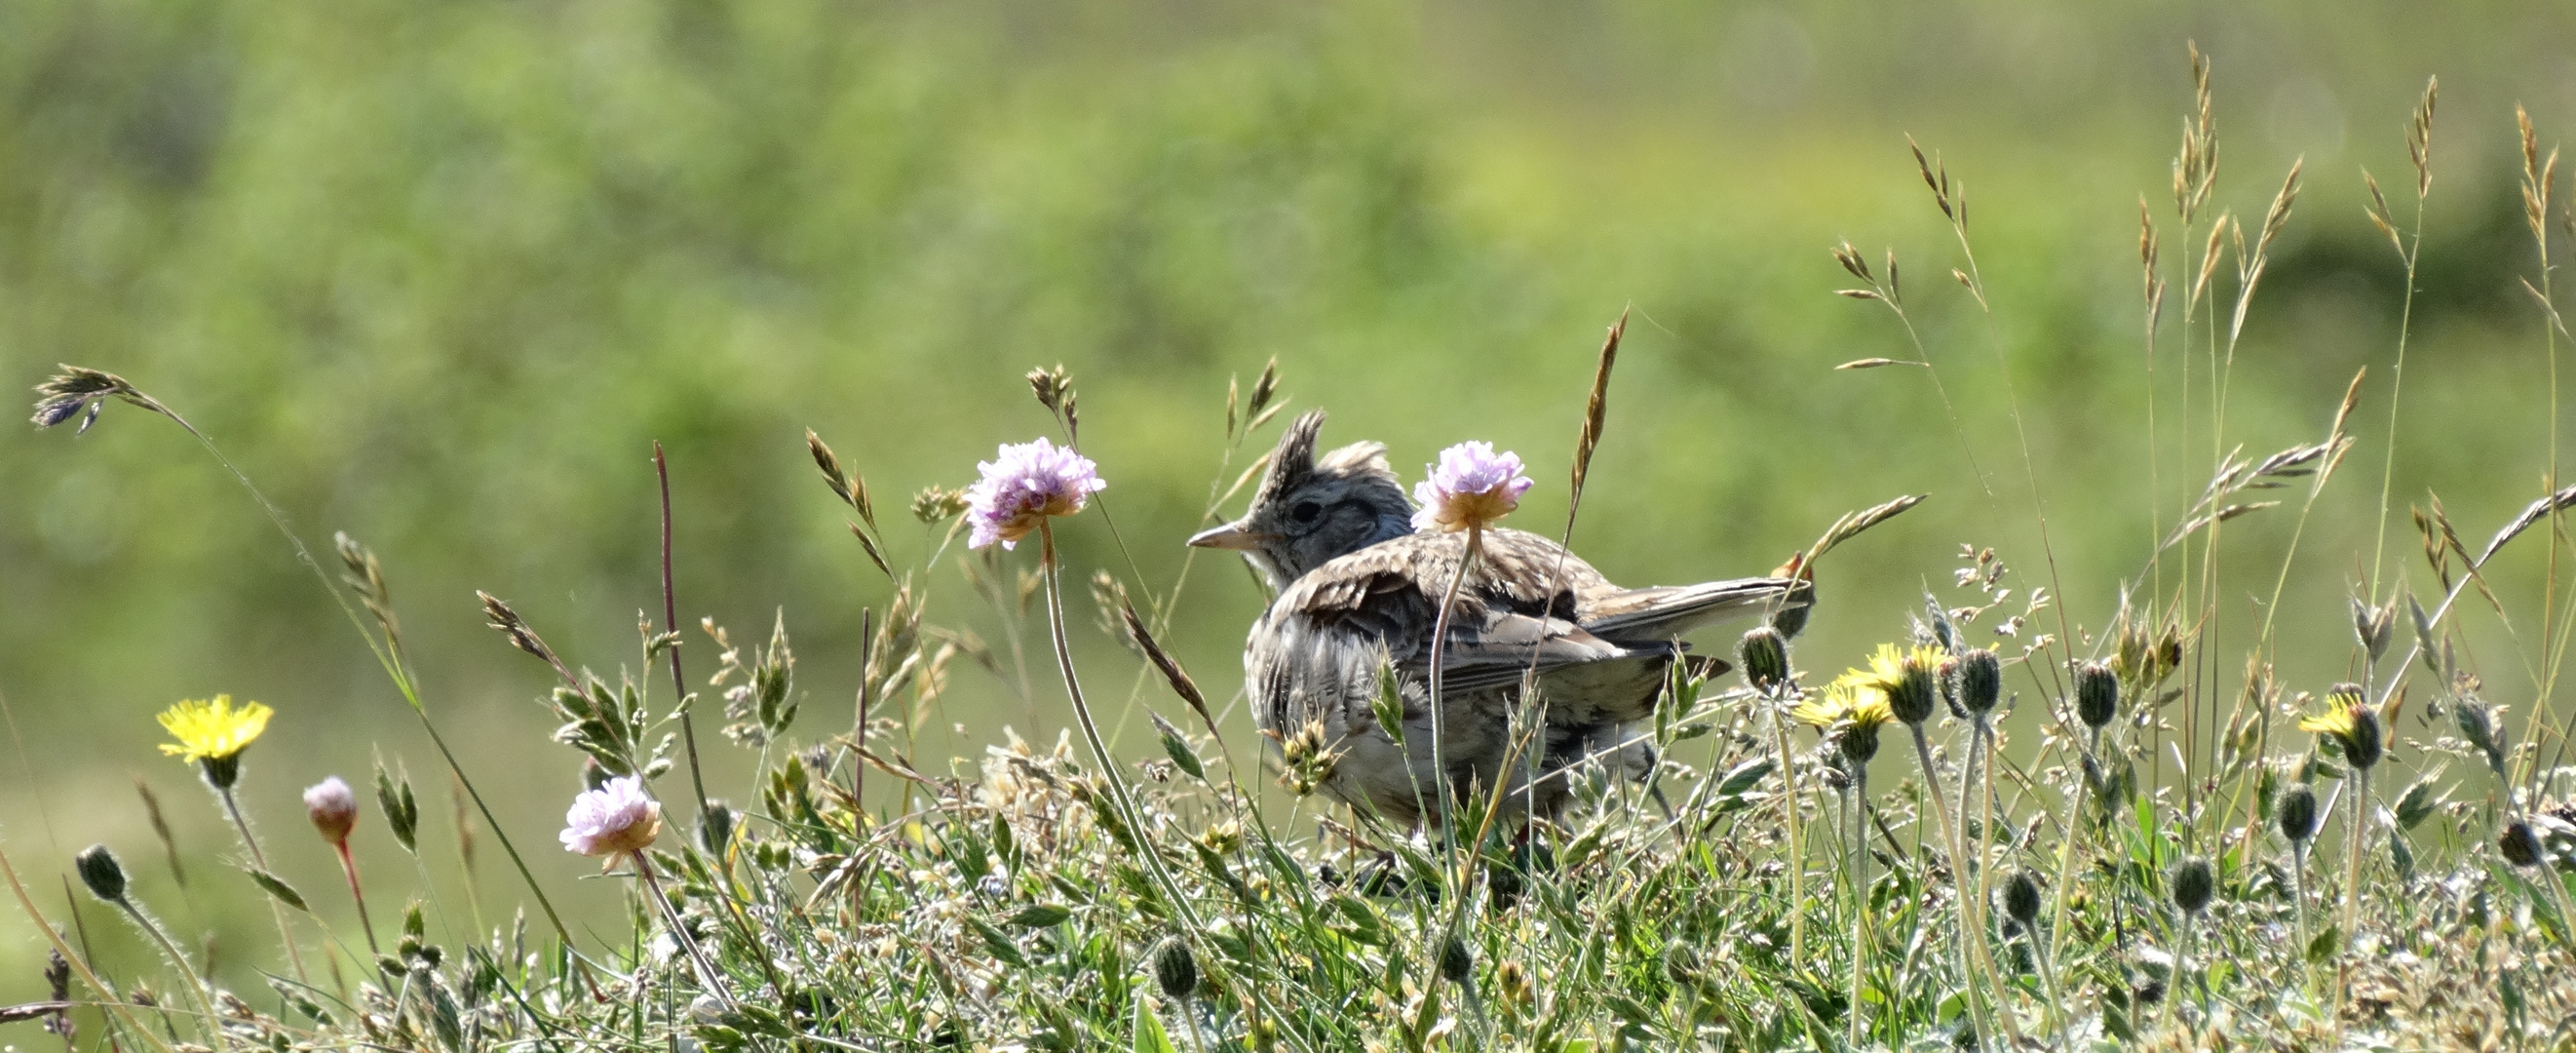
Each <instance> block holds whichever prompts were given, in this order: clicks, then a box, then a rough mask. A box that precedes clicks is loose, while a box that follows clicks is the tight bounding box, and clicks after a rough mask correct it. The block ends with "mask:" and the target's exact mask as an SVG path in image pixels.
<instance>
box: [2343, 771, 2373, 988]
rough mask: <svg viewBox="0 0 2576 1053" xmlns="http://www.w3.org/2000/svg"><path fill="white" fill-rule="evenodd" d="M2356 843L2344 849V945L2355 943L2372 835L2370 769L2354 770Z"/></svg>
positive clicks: (2351, 839) (2353, 830) (2353, 818)
mask: <svg viewBox="0 0 2576 1053" xmlns="http://www.w3.org/2000/svg"><path fill="white" fill-rule="evenodd" d="M2352 798H2353V799H2352V836H2351V837H2350V838H2349V840H2350V841H2351V842H2352V843H2351V844H2350V845H2349V846H2347V847H2346V848H2345V850H2344V861H2343V921H2342V926H2343V935H2342V940H2343V945H2344V946H2346V947H2350V946H2352V932H2353V930H2352V926H2353V918H2354V917H2355V912H2356V911H2357V910H2358V909H2359V908H2360V906H2361V848H2362V842H2363V841H2366V840H2368V839H2369V838H2370V769H2368V768H2354V769H2353V770H2352ZM2342 987H2343V984H2342V983H2341V982H2340V981H2338V982H2337V984H2336V995H2335V1001H2336V1003H2337V1004H2338V1005H2340V1004H2341V1003H2342V1001H2343V992H2342Z"/></svg>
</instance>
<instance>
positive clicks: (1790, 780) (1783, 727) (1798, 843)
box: [1770, 705, 1950, 973]
mask: <svg viewBox="0 0 2576 1053" xmlns="http://www.w3.org/2000/svg"><path fill="white" fill-rule="evenodd" d="M1770 708H1771V738H1772V740H1773V741H1774V742H1775V743H1776V744H1777V745H1778V746H1779V748H1780V806H1781V807H1780V812H1781V817H1782V819H1784V820H1785V821H1786V822H1787V825H1788V827H1789V861H1788V862H1789V971H1790V972H1792V973H1795V972H1797V971H1798V967H1799V966H1800V965H1802V964H1804V963H1805V962H1806V960H1807V842H1806V840H1805V839H1804V838H1802V837H1801V836H1799V831H1798V823H1799V817H1798V774H1797V773H1798V769H1797V765H1796V764H1795V763H1793V761H1794V760H1795V756H1794V755H1793V754H1792V753H1791V752H1790V750H1789V725H1788V721H1787V720H1786V719H1785V718H1784V717H1783V716H1782V714H1781V712H1780V708H1779V706H1777V705H1774V706H1772V707H1770ZM1949 818H1950V817H1949V815H1948V813H1943V815H1942V816H1941V819H1942V822H1943V824H1944V826H1943V829H1945V830H1946V829H1948V826H1947V824H1948V822H1949Z"/></svg>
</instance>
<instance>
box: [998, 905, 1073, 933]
mask: <svg viewBox="0 0 2576 1053" xmlns="http://www.w3.org/2000/svg"><path fill="white" fill-rule="evenodd" d="M1072 916H1073V910H1072V909H1071V908H1069V907H1061V906H1057V905H1055V904H1053V903H1036V904H1031V905H1029V906H1026V907H1022V908H1020V910H1019V913H1017V914H1013V915H1011V919H1010V921H1008V922H1006V923H1005V924H1008V925H1010V926H1012V927H1014V928H1021V929H1043V928H1046V927H1048V926H1050V925H1061V924H1064V920H1065V919H1066V918H1070V917H1072Z"/></svg>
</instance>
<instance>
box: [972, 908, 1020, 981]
mask: <svg viewBox="0 0 2576 1053" xmlns="http://www.w3.org/2000/svg"><path fill="white" fill-rule="evenodd" d="M966 921H967V923H968V924H970V925H973V926H974V927H975V935H977V936H981V937H983V938H984V949H985V950H986V951H988V952H990V953H991V954H992V955H993V957H995V958H999V959H1001V960H1002V963H1003V964H1005V965H1011V966H1016V967H1018V968H1022V969H1026V968H1028V967H1029V960H1028V958H1027V956H1025V955H1022V954H1021V953H1020V946H1019V945H1018V944H1016V943H1012V942H1011V937H1010V936H1008V935H1007V934H1005V933H1003V932H1002V930H1000V929H997V928H994V927H993V926H992V925H991V923H989V922H986V921H985V920H984V919H982V918H968V919H966Z"/></svg>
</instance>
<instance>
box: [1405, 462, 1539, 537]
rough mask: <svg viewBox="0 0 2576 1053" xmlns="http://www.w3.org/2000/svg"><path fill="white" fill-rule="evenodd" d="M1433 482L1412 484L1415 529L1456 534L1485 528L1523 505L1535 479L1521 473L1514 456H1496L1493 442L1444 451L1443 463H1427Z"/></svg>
mask: <svg viewBox="0 0 2576 1053" xmlns="http://www.w3.org/2000/svg"><path fill="white" fill-rule="evenodd" d="M1423 467H1424V468H1425V469H1426V470H1428V471H1429V472H1430V473H1431V478H1429V479H1425V480H1423V481H1421V482H1419V483H1415V484H1413V499H1414V500H1415V501H1418V502H1420V503H1421V504H1422V510H1421V511H1419V512H1415V513H1413V526H1414V529H1416V530H1442V531H1458V530H1465V529H1467V528H1469V527H1482V526H1485V525H1487V524H1490V523H1492V522H1493V521H1495V520H1497V519H1501V518H1502V517H1504V516H1507V515H1510V514H1511V513H1512V510H1513V509H1516V508H1519V507H1520V506H1521V495H1522V494H1525V493H1528V492H1529V488H1530V486H1531V481H1530V478H1529V477H1528V476H1525V475H1522V474H1521V458H1520V455H1519V454H1515V453H1509V452H1505V453H1495V452H1494V444H1493V443H1490V442H1462V443H1459V444H1458V445H1456V446H1452V447H1450V448H1448V449H1445V450H1442V451H1440V463H1439V464H1434V465H1424V466H1423Z"/></svg>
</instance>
